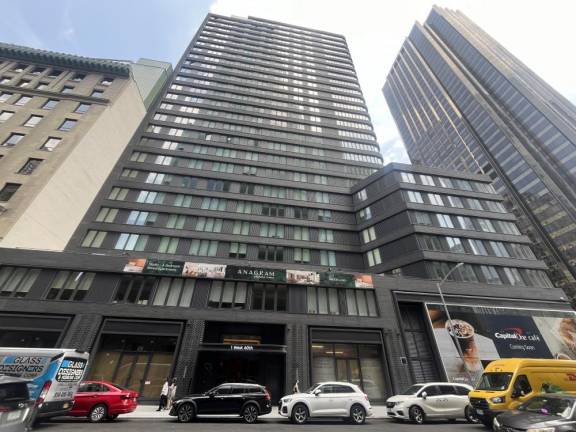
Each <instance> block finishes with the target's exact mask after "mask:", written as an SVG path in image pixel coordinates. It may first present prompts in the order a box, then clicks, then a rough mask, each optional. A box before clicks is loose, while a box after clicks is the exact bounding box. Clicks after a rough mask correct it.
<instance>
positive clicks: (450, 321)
mask: <svg viewBox="0 0 576 432" xmlns="http://www.w3.org/2000/svg"><path fill="white" fill-rule="evenodd" d="M463 265H464V263H463V262H459V263H458V264H456V265H455V266H454V267H452V268H451V269H450V271H449V272H448V273H446V276H444V279H442V280H441V281H440V282H436V287H437V288H438V294H439V295H440V300H441V301H442V306H443V307H444V312H446V318H448V333H449V334H450V336H451V337H452V339H454V344H455V345H456V350H457V351H458V355H459V356H460V360H462V364H463V365H464V370H465V371H466V374H467V375H468V379H469V380H470V383H472V375H471V374H470V371H469V370H468V365H467V364H466V361H465V360H464V353H463V352H462V347H461V346H460V343H459V342H458V338H457V337H456V332H455V331H454V327H453V325H452V317H451V316H450V312H449V311H448V306H447V305H446V300H444V294H443V293H442V284H443V283H444V282H446V280H447V279H448V277H449V276H450V275H451V274H452V272H453V271H454V270H456V269H457V268H460V267H462V266H463Z"/></svg>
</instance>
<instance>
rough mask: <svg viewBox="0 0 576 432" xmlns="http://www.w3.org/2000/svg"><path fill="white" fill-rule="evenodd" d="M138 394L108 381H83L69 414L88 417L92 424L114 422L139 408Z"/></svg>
mask: <svg viewBox="0 0 576 432" xmlns="http://www.w3.org/2000/svg"><path fill="white" fill-rule="evenodd" d="M137 397H138V393H136V392H135V391H132V390H128V389H125V388H123V387H120V386H119V385H117V384H112V383H109V382H107V381H83V382H82V383H80V386H79V387H78V392H76V396H74V406H73V407H72V410H71V411H70V412H69V413H68V414H67V415H69V416H74V417H84V416H86V417H88V420H89V421H90V422H92V423H96V422H99V421H102V420H104V419H108V420H114V419H115V418H116V417H118V415H119V414H127V413H131V412H132V411H134V410H135V409H136V407H137V406H138V401H137V400H136V398H137Z"/></svg>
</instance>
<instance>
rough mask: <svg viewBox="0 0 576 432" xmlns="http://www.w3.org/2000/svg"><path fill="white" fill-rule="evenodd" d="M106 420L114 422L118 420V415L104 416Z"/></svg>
mask: <svg viewBox="0 0 576 432" xmlns="http://www.w3.org/2000/svg"><path fill="white" fill-rule="evenodd" d="M106 418H107V419H108V420H116V419H117V418H118V414H112V415H109V416H106Z"/></svg>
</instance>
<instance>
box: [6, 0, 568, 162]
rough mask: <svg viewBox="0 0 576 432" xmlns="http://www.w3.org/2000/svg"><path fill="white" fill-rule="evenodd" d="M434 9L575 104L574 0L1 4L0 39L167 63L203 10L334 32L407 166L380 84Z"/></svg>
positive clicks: (387, 143)
mask: <svg viewBox="0 0 576 432" xmlns="http://www.w3.org/2000/svg"><path fill="white" fill-rule="evenodd" d="M434 4H438V5H439V6H442V7H447V8H450V9H459V10H461V11H462V12H464V13H465V14H466V15H467V16H468V17H469V18H471V19H472V20H473V21H475V22H476V23H477V24H478V25H479V26H480V27H482V28H483V29H484V30H485V31H486V32H488V33H489V34H490V35H491V36H492V37H494V38H495V39H496V40H497V41H499V42H500V43H501V44H502V45H504V47H506V48H507V49H508V50H509V51H510V52H512V53H513V54H514V55H515V56H516V57H517V58H519V59H520V60H521V61H522V62H524V63H525V64H526V65H527V66H528V67H530V68H532V69H533V70H534V71H535V72H536V73H537V74H538V75H539V76H540V77H542V78H543V79H544V80H546V81H547V82H548V83H549V84H550V85H552V87H554V88H555V89H556V90H558V91H559V92H560V93H562V94H563V95H564V96H566V97H567V98H568V99H569V100H571V101H572V102H573V103H575V102H576V79H575V76H576V73H575V72H576V71H575V69H576V56H574V55H572V53H573V43H574V41H576V26H574V24H573V21H574V17H575V16H576V2H574V1H570V0H546V1H543V0H437V1H430V0H398V1H390V0H98V1H88V0H50V1H46V0H27V1H18V0H17V1H6V0H5V1H4V2H3V4H2V14H1V15H0V41H2V42H7V43H14V44H19V45H26V46H31V47H34V48H42V49H48V50H53V51H61V52H67V53H72V54H78V55H83V56H89V57H103V58H114V59H123V60H137V59H138V58H141V57H145V58H152V59H156V60H164V61H169V62H171V63H172V64H173V65H175V64H176V63H177V62H178V60H179V58H180V56H181V55H182V53H183V51H184V49H185V48H186V46H187V45H188V44H189V42H190V40H191V39H192V37H193V36H194V33H195V32H196V30H197V29H198V26H199V25H200V24H201V22H202V20H203V19H204V17H205V15H206V13H208V12H213V13H218V14H223V15H237V16H241V17H247V16H256V17H260V18H267V19H272V20H276V21H282V22H285V23H288V24H294V25H300V26H304V27H310V28H314V29H318V30H325V31H331V32H334V33H340V34H343V35H344V36H345V37H346V39H347V41H348V45H349V47H350V50H351V53H352V59H353V61H354V64H355V66H356V71H357V73H358V78H359V80H360V85H361V87H362V91H363V93H364V97H365V99H366V102H367V104H368V109H369V112H370V115H371V117H372V121H373V123H374V127H375V130H376V134H377V136H378V142H379V144H380V148H381V151H382V154H383V156H384V162H385V163H388V162H391V161H394V162H408V157H407V155H406V152H405V150H404V146H403V144H402V141H401V139H400V136H399V134H398V131H397V129H396V125H395V123H394V120H393V119H392V116H391V114H390V112H389V110H388V107H387V105H386V101H385V99H384V96H383V95H382V87H383V85H384V82H385V80H386V75H387V74H388V71H389V70H390V67H391V65H392V63H393V62H394V59H395V57H396V55H397V54H398V51H399V50H400V47H401V45H402V43H403V41H404V39H405V38H406V36H407V35H408V33H409V32H410V29H411V28H412V26H413V24H414V22H415V21H419V22H423V21H424V20H425V19H426V17H427V16H428V13H429V12H430V10H431V8H432V6H433V5H434Z"/></svg>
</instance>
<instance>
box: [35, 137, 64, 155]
mask: <svg viewBox="0 0 576 432" xmlns="http://www.w3.org/2000/svg"><path fill="white" fill-rule="evenodd" d="M61 141H62V138H56V137H49V138H48V139H47V140H46V142H45V143H44V144H42V147H40V150H44V151H50V152H51V151H54V149H55V148H56V147H58V144H60V142H61Z"/></svg>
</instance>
